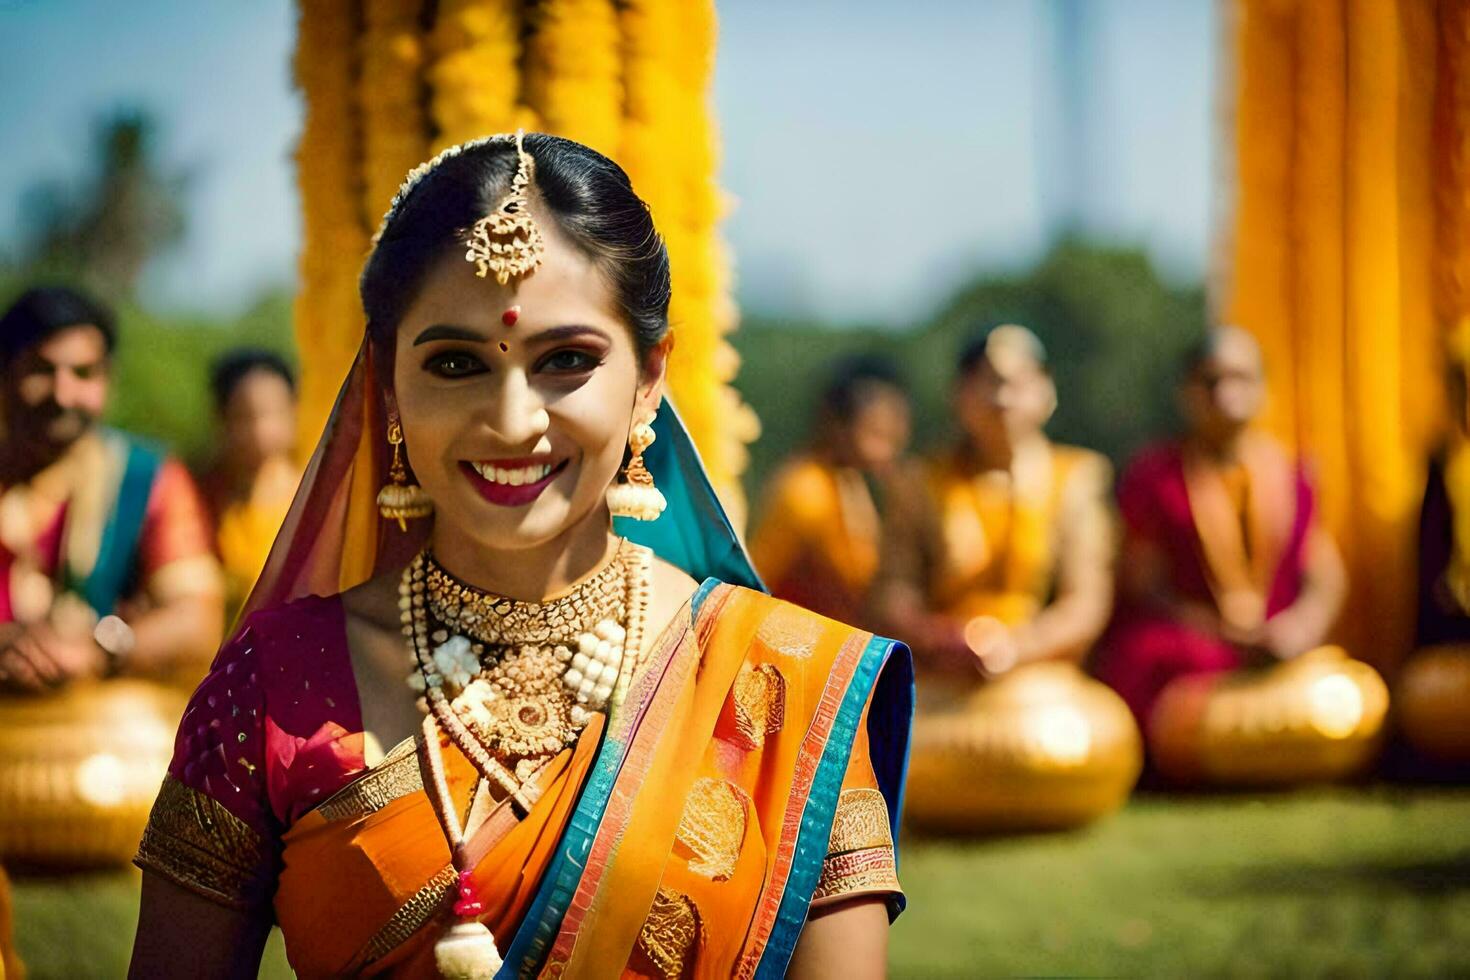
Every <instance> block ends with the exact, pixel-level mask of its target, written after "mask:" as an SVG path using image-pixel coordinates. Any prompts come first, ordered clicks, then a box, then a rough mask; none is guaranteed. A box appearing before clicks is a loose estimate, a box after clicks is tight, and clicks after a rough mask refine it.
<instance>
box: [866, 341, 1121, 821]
mask: <svg viewBox="0 0 1470 980" xmlns="http://www.w3.org/2000/svg"><path fill="white" fill-rule="evenodd" d="M954 407H955V415H956V418H957V420H958V421H959V423H960V427H961V430H962V438H961V441H960V443H959V445H958V446H956V447H954V448H953V449H951V450H950V451H949V452H946V453H944V454H942V455H940V456H938V457H936V458H934V459H932V460H929V461H927V462H925V463H924V464H922V465H921V466H919V467H917V468H915V470H914V471H913V472H911V473H910V474H908V475H907V478H906V479H905V480H903V481H901V482H900V485H899V486H898V487H896V488H895V490H894V492H893V493H892V494H891V497H892V506H891V507H890V515H891V516H890V519H889V521H888V522H887V525H886V527H885V546H884V552H883V566H882V569H881V570H880V572H879V582H878V585H877V587H876V589H877V603H878V608H879V610H880V612H881V613H882V614H883V615H884V617H885V621H886V622H887V623H888V624H889V628H890V629H892V630H893V631H894V632H896V633H898V634H899V635H902V636H905V637H908V638H910V639H911V641H912V642H913V643H914V647H915V653H916V657H917V659H918V663H919V666H920V675H921V676H920V679H919V704H920V706H921V711H920V720H919V721H918V723H917V724H916V728H915V735H914V760H913V764H912V767H911V769H910V780H909V782H910V794H909V815H910V817H911V819H912V820H914V821H916V822H919V823H923V824H927V825H929V826H933V827H936V828H941V829H950V830H981V829H992V828H1022V829H1034V828H1042V827H1060V826H1068V825H1072V824H1076V823H1080V822H1083V821H1085V820H1088V819H1092V818H1094V817H1096V816H1098V815H1100V814H1102V813H1105V812H1107V811H1109V810H1111V809H1113V808H1115V807H1117V806H1119V805H1121V804H1122V802H1123V801H1124V800H1125V799H1126V798H1127V795H1128V792H1129V790H1130V789H1131V788H1132V785H1133V781H1134V779H1135V778H1136V777H1137V775H1138V764H1139V762H1138V760H1139V747H1138V734H1137V732H1136V731H1135V730H1134V727H1133V724H1132V721H1131V720H1130V719H1129V717H1128V713H1127V711H1126V709H1125V708H1124V707H1123V706H1122V705H1121V704H1120V703H1119V702H1118V700H1117V698H1116V697H1114V696H1113V695H1112V693H1111V692H1109V691H1108V690H1107V689H1106V688H1104V687H1103V686H1102V685H1100V684H1098V683H1096V682H1095V681H1092V680H1090V679H1088V678H1087V677H1085V676H1084V675H1083V674H1082V672H1081V671H1080V670H1079V669H1078V668H1077V666H1076V665H1077V664H1078V663H1079V662H1080V661H1081V660H1082V658H1083V657H1084V656H1085V655H1086V654H1087V653H1088V651H1089V650H1090V649H1091V647H1092V644H1093V643H1094V642H1095V641H1096V640H1097V638H1098V636H1099V635H1100V634H1101V633H1102V630H1103V627H1104V626H1105V625H1106V623H1107V617H1108V613H1109V611H1110V608H1111V604H1112V588H1113V584H1112V557H1113V554H1112V548H1113V529H1112V516H1111V514H1110V513H1109V509H1108V503H1107V495H1108V488H1109V483H1110V479H1109V477H1110V471H1109V467H1108V464H1107V461H1106V460H1105V459H1103V457H1102V456H1100V455H1098V454H1097V453H1093V452H1090V451H1088V450H1085V449H1078V448H1074V447H1071V446H1060V445H1056V444H1054V443H1053V442H1051V440H1050V439H1048V438H1047V436H1046V433H1045V431H1044V426H1045V425H1046V423H1047V421H1048V420H1049V419H1050V417H1051V414H1052V412H1053V411H1054V409H1055V407H1056V387H1055V385H1054V384H1053V382H1052V379H1051V376H1050V374H1049V373H1048V371H1047V367H1046V355H1045V351H1044V349H1043V348H1042V346H1041V342H1040V341H1039V340H1038V339H1037V338H1036V336H1035V335H1034V334H1032V333H1031V331H1029V330H1027V329H1025V328H1024V327H1019V326H1002V327H997V328H996V329H994V330H992V331H991V332H989V333H988V334H986V335H985V336H983V337H982V338H980V339H979V340H977V341H976V342H975V343H972V344H971V345H970V346H969V347H968V348H967V349H966V350H965V352H964V353H963V355H962V356H961V358H960V364H959V374H958V377H957V379H956V382H955V389H954ZM985 678H988V679H989V680H988V681H985Z"/></svg>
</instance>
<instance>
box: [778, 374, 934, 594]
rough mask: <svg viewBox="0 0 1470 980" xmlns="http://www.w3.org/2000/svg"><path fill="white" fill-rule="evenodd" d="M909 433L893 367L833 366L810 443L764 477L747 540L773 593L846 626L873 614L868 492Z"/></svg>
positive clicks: (876, 518) (875, 517)
mask: <svg viewBox="0 0 1470 980" xmlns="http://www.w3.org/2000/svg"><path fill="white" fill-rule="evenodd" d="M908 438H909V404H908V395H907V393H906V391H905V389H904V386H903V382H902V380H901V379H900V377H899V373H898V370H897V368H896V367H895V366H894V365H893V364H891V363H890V362H888V361H887V360H885V359H882V358H876V357H859V358H854V359H852V360H849V361H847V362H844V363H842V364H840V365H839V366H838V367H837V369H836V370H835V371H834V372H833V374H832V378H831V380H830V381H829V382H828V384H827V389H826V391H825V392H824V393H823V395H822V402H821V408H820V416H819V417H818V420H817V425H816V427H815V431H814V433H813V437H812V440H811V445H810V446H809V447H808V448H807V449H806V450H805V451H804V452H802V453H800V454H799V455H797V456H796V457H794V458H793V459H791V460H789V461H788V462H787V463H786V464H785V465H784V466H783V467H782V468H781V469H780V471H778V472H777V474H776V476H775V477H774V478H773V479H772V481H771V485H770V488H769V489H768V490H767V496H766V504H765V507H764V509H763V511H762V514H761V520H760V522H759V523H758V524H757V525H756V527H755V531H754V532H753V533H752V534H751V536H750V553H751V557H752V559H753V560H754V561H755V566H756V568H757V570H759V571H760V573H761V576H762V577H763V578H764V579H765V581H766V584H767V585H768V586H770V588H771V594H772V595H775V596H777V597H778V598H781V599H786V600H788V601H790V602H794V603H796V604H797V605H799V606H802V607H804V608H807V609H811V610H812V611H814V612H819V613H821V614H823V615H824V616H830V617H832V618H833V619H839V620H842V621H843V622H845V623H864V622H868V621H870V620H871V619H872V617H871V616H870V615H869V612H868V609H867V606H866V599H867V594H868V587H869V585H870V584H871V583H872V581H873V575H874V573H875V572H876V571H877V570H878V546H879V543H880V507H879V500H878V499H875V493H874V490H875V489H877V488H878V487H879V486H881V483H882V481H883V480H884V479H885V478H887V477H888V476H890V471H891V469H892V468H893V466H894V464H895V463H896V461H897V460H898V458H899V456H900V455H901V454H902V453H903V451H904V449H905V447H906V446H907V444H908ZM879 496H881V494H880V495H879Z"/></svg>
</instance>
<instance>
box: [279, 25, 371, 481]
mask: <svg viewBox="0 0 1470 980" xmlns="http://www.w3.org/2000/svg"><path fill="white" fill-rule="evenodd" d="M300 10H301V14H300V17H299V23H298V36H297V46H296V55H295V58H294V61H293V68H294V72H295V76H296V83H297V85H298V86H300V88H301V91H302V93H303V95H304V96H305V99H304V101H305V104H306V119H305V123H304V125H303V127H302V131H301V139H300V141H299V142H298V143H297V146H296V167H297V180H298V181H299V183H300V187H301V210H302V249H301V264H300V276H301V289H300V292H299V293H298V294H297V298H296V309H295V319H296V343H297V349H298V351H299V353H300V357H301V362H302V364H303V365H304V366H305V370H304V371H303V372H302V378H301V412H300V431H301V433H302V440H301V443H302V451H303V452H304V453H310V452H311V450H312V449H313V448H314V447H315V445H316V441H317V439H318V437H319V436H320V434H321V431H322V428H323V426H324V425H325V423H326V419H327V416H328V415H329V414H330V412H331V409H332V403H333V401H334V399H335V398H336V395H337V387H338V385H339V384H340V383H341V380H342V377H343V375H344V374H345V373H346V371H347V367H348V365H349V364H351V362H352V358H353V357H354V356H355V354H356V352H357V348H358V346H359V344H360V342H361V339H362V330H363V321H362V311H361V305H360V304H359V302H358V297H357V275H358V272H359V270H360V269H361V266H362V261H363V258H364V257H365V255H366V254H367V246H368V236H367V229H366V225H365V223H364V222H363V220H362V208H361V201H362V190H361V188H362V180H361V171H360V168H359V163H360V158H361V153H360V139H359V133H358V129H357V122H356V121H357V118H358V116H357V112H356V104H355V103H356V99H355V97H354V90H353V87H354V82H355V77H356V74H357V66H356V58H355V48H354V45H352V44H350V43H343V39H344V38H352V37H355V36H356V34H357V31H358V26H359V22H358V14H359V10H358V5H357V4H356V3H355V2H353V0H312V2H310V3H303V4H302V5H301V8H300Z"/></svg>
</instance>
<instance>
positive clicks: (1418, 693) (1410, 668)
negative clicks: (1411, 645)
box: [1394, 646, 1470, 764]
mask: <svg viewBox="0 0 1470 980" xmlns="http://www.w3.org/2000/svg"><path fill="white" fill-rule="evenodd" d="M1394 711H1395V712H1396V713H1397V714H1398V718H1399V727H1400V728H1401V729H1402V730H1403V733H1404V738H1406V739H1407V740H1408V742H1409V744H1410V745H1412V746H1413V747H1414V748H1415V749H1417V750H1418V751H1420V752H1422V753H1424V755H1426V756H1428V757H1429V758H1431V759H1435V760H1438V761H1440V762H1446V763H1451V764H1463V763H1467V762H1470V646H1438V647H1426V648H1425V649H1423V650H1420V651H1418V652H1416V653H1415V654H1414V655H1413V656H1411V657H1410V658H1409V660H1408V662H1407V663H1406V664H1404V667H1403V670H1402V671H1401V672H1400V673H1399V680H1398V684H1397V685H1396V687H1395V688H1394Z"/></svg>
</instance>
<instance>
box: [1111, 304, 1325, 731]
mask: <svg viewBox="0 0 1470 980" xmlns="http://www.w3.org/2000/svg"><path fill="white" fill-rule="evenodd" d="M1184 368H1185V370H1184V373H1183V378H1182V382H1181V384H1180V390H1179V400H1180V407H1181V410H1182V414H1183V417H1184V422H1185V433H1184V435H1183V437H1182V438H1180V439H1177V440H1171V441H1169V442H1165V443H1162V444H1160V445H1157V446H1154V447H1151V448H1149V449H1146V450H1144V451H1143V452H1142V453H1140V454H1139V455H1138V456H1137V457H1136V458H1135V459H1134V460H1133V461H1132V463H1131V464H1130V465H1129V466H1128V468H1127V469H1126V471H1125V472H1124V475H1123V478H1122V480H1121V482H1120V484H1119V489H1118V501H1119V505H1120V509H1121V511H1122V516H1123V523H1124V541H1123V549H1122V554H1123V561H1122V565H1121V571H1120V575H1119V583H1118V584H1119V593H1120V610H1119V615H1118V618H1117V620H1116V622H1115V624H1114V627H1113V629H1112V631H1111V633H1110V635H1109V638H1108V642H1107V644H1106V648H1105V650H1104V651H1103V654H1102V656H1101V658H1100V661H1099V663H1098V670H1097V673H1098V676H1099V677H1100V678H1101V679H1102V680H1104V681H1105V682H1107V683H1108V684H1109V685H1110V686H1111V687H1112V688H1113V689H1114V690H1116V691H1117V692H1118V693H1119V694H1121V695H1122V696H1123V699H1124V700H1125V701H1127V702H1128V705H1129V707H1130V708H1132V710H1133V712H1134V715H1135V716H1136V717H1137V719H1138V721H1139V724H1140V725H1141V726H1142V727H1143V728H1144V730H1145V732H1147V731H1148V721H1149V716H1150V713H1151V711H1152V709H1153V707H1154V702H1155V699H1156V698H1157V697H1158V695H1159V693H1160V692H1161V691H1162V690H1163V689H1164V688H1165V687H1166V686H1167V685H1168V684H1169V683H1170V682H1171V681H1173V680H1175V679H1177V678H1179V677H1183V676H1187V675H1190V674H1202V673H1215V672H1221V671H1229V670H1234V669H1237V668H1239V667H1242V666H1245V665H1248V664H1252V663H1271V662H1276V661H1282V660H1289V659H1291V658H1293V657H1296V656H1298V655H1300V654H1302V653H1305V652H1306V651H1308V650H1311V649H1313V648H1315V647H1317V646H1320V645H1321V644H1322V643H1323V642H1324V641H1325V640H1326V639H1327V635H1328V632H1329V630H1330V629H1331V628H1332V625H1333V623H1334V622H1335V620H1336V619H1337V616H1338V613H1339V611H1340V610H1341V609H1342V604H1343V600H1344V598H1345V596H1346V592H1347V579H1346V575H1345V573H1344V571H1343V565H1342V560H1341V558H1340V556H1339V554H1338V551H1337V547H1336V545H1335V544H1334V543H1333V541H1332V539H1331V537H1330V536H1329V535H1328V534H1327V532H1326V531H1325V530H1323V529H1322V527H1321V526H1320V523H1319V522H1318V520H1317V514H1316V497H1315V493H1314V491H1313V488H1312V485H1311V482H1310V480H1309V479H1308V475H1307V473H1306V470H1305V468H1304V466H1303V465H1302V463H1301V461H1300V460H1298V459H1297V458H1295V457H1294V456H1293V455H1291V454H1290V453H1289V452H1288V451H1287V450H1286V449H1285V448H1284V447H1283V446H1281V445H1280V444H1278V443H1277V442H1276V441H1275V440H1273V439H1272V438H1270V437H1269V436H1267V435H1266V434H1264V433H1263V432H1261V431H1259V430H1258V429H1257V428H1256V427H1255V422H1256V420H1257V417H1258V416H1259V414H1260V412H1261V408H1262V405H1263V403H1264V401H1265V377H1264V371H1263V365H1262V361H1261V351H1260V348H1259V346H1258V345H1257V344H1256V342H1255V339H1254V338H1253V337H1252V336H1251V335H1250V334H1248V333H1247V332H1245V331H1244V330H1241V329H1240V328H1238V327H1221V328H1216V329H1214V330H1212V331H1211V332H1210V333H1209V334H1208V336H1207V337H1206V338H1205V340H1204V342H1203V343H1201V344H1200V345H1199V346H1198V347H1196V348H1195V349H1194V350H1193V351H1191V353H1190V355H1189V357H1188V359H1187V361H1186V363H1185V365H1184Z"/></svg>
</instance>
